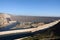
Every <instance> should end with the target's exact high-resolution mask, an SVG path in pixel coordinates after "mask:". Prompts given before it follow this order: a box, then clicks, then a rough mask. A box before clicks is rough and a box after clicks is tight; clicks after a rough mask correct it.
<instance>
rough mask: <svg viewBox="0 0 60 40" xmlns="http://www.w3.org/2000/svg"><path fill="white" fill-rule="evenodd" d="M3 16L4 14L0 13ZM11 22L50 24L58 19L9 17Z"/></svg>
mask: <svg viewBox="0 0 60 40" xmlns="http://www.w3.org/2000/svg"><path fill="white" fill-rule="evenodd" d="M0 14H4V13H0ZM7 15H10V16H11V20H16V21H18V22H45V23H50V22H52V21H55V20H59V19H60V17H44V16H17V15H11V14H7Z"/></svg>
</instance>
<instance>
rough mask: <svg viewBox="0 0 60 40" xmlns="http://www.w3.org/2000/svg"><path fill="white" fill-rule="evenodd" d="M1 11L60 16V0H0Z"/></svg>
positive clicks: (17, 13) (16, 13)
mask: <svg viewBox="0 0 60 40" xmlns="http://www.w3.org/2000/svg"><path fill="white" fill-rule="evenodd" d="M0 12H1V13H9V14H14V15H32V16H60V0H0Z"/></svg>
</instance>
